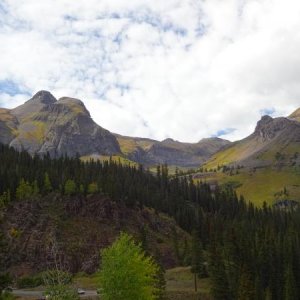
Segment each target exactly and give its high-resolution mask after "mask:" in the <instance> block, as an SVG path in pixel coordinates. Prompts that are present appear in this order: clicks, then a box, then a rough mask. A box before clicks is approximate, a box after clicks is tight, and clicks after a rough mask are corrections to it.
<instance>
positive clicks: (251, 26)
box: [0, 0, 300, 142]
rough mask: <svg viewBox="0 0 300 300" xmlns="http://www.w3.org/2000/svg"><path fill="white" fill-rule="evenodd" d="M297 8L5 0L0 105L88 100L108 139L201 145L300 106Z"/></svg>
mask: <svg viewBox="0 0 300 300" xmlns="http://www.w3.org/2000/svg"><path fill="white" fill-rule="evenodd" d="M299 16H300V1H299V0H164V1H158V0H157V1H156V0H130V1H124V0H76V1H70V0H42V1H37V0H0V106H2V107H15V106H16V105H19V104H21V103H22V102H23V101H25V100H27V99H29V98H30V97H31V95H32V94H34V93H35V92H37V91H38V90H42V89H45V90H49V91H51V92H52V93H53V95H54V96H55V97H56V98H59V97H62V96H71V97H76V98H80V99H82V100H83V101H84V102H85V104H86V106H87V108H88V109H89V110H90V112H91V115H92V117H93V118H94V120H95V121H96V122H97V123H98V124H100V125H101V126H103V127H105V128H107V129H109V130H110V131H113V132H117V133H121V134H124V135H130V136H143V137H150V138H156V139H159V140H162V139H165V138H167V137H172V138H174V139H177V140H180V141H189V142H196V141H198V140H200V139H201V138H203V137H209V136H220V137H223V138H228V139H231V140H236V139H239V138H242V137H244V136H246V135H248V134H249V133H250V132H251V131H252V130H253V129H254V127H255V124H256V121H257V120H258V119H259V118H260V117H261V115H263V114H270V115H272V116H280V115H288V114H289V113H291V112H292V111H293V110H294V109H296V108H297V107H300V17H299Z"/></svg>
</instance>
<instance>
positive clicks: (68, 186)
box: [64, 179, 76, 196]
mask: <svg viewBox="0 0 300 300" xmlns="http://www.w3.org/2000/svg"><path fill="white" fill-rule="evenodd" d="M64 190H65V194H66V195H68V196H71V195H74V194H75V193H76V184H75V182H74V180H72V179H68V180H67V181H66V183H65V187H64Z"/></svg>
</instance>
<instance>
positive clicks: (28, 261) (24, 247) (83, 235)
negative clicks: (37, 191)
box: [1, 194, 189, 276]
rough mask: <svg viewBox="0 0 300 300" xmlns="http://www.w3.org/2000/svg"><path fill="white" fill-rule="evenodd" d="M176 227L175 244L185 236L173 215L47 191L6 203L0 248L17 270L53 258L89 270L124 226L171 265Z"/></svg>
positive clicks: (41, 266) (49, 263)
mask: <svg viewBox="0 0 300 300" xmlns="http://www.w3.org/2000/svg"><path fill="white" fill-rule="evenodd" d="M2 217H3V216H2ZM142 230H143V231H142ZM174 230H176V232H177V234H178V238H179V244H181V245H183V244H184V242H183V241H184V239H185V238H187V239H188V240H189V235H188V234H187V233H185V232H184V231H183V230H181V229H180V228H179V227H177V225H176V223H175V221H173V220H171V219H170V218H168V217H166V216H165V215H162V214H158V213H155V212H154V211H152V210H151V209H148V208H144V209H138V208H132V209H131V208H127V207H126V206H125V205H124V204H121V203H116V202H113V201H111V200H110V199H108V198H107V197H104V196H99V195H97V196H89V197H88V198H80V197H72V198H69V197H62V196H60V195H55V194H50V195H48V196H46V197H44V198H40V199H35V200H32V201H21V202H15V203H13V204H11V205H10V206H9V207H8V208H7V210H6V212H5V214H4V217H3V220H2V222H1V231H2V232H3V233H4V235H5V242H6V251H5V252H4V253H1V254H2V255H3V256H4V261H5V264H6V268H7V269H8V270H9V271H10V272H11V273H12V274H15V275H17V276H20V275H25V274H27V275H28V274H33V273H36V272H38V271H41V270H45V269H47V268H51V267H53V264H55V263H56V264H57V263H59V264H60V265H62V266H63V267H64V268H66V269H68V270H69V271H71V272H73V273H76V272H80V271H82V272H87V273H92V272H95V271H96V270H97V268H98V266H99V257H100V250H101V249H102V248H104V247H107V246H108V245H110V244H111V243H112V242H113V241H114V239H115V238H116V237H117V236H118V234H119V233H120V231H126V232H129V233H131V234H133V236H134V237H135V238H136V239H137V240H138V241H141V240H144V244H146V247H147V249H148V251H149V252H150V253H151V254H152V255H154V256H155V257H157V259H158V260H159V261H160V262H161V263H162V264H163V265H164V266H165V267H173V266H175V265H176V263H177V261H176V259H177V258H176V257H175V256H174V255H175V254H174V253H175V252H174V248H173V237H174Z"/></svg>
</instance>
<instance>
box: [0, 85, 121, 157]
mask: <svg viewBox="0 0 300 300" xmlns="http://www.w3.org/2000/svg"><path fill="white" fill-rule="evenodd" d="M0 128H1V129H2V130H1V135H0V142H2V143H6V144H10V145H11V146H12V147H14V148H16V149H18V150H21V149H24V150H27V151H28V152H29V153H31V154H34V153H37V154H46V153H47V152H49V154H50V155H52V156H54V155H55V154H59V155H64V154H66V155H69V156H74V155H76V153H79V154H80V155H87V154H93V153H103V154H108V155H110V154H113V153H120V148H119V145H118V142H117V140H116V138H115V137H114V135H112V134H111V133H110V132H109V131H107V130H105V129H103V128H102V127H100V126H98V125H97V124H96V123H95V122H94V121H93V120H92V118H91V116H90V114H89V112H88V111H87V109H86V108H85V106H84V104H83V103H82V102H81V101H80V100H78V99H73V98H66V97H64V98H61V99H59V100H56V99H55V98H54V97H53V96H52V95H51V94H50V93H49V92H47V91H40V92H38V93H37V94H35V95H34V96H33V97H32V98H31V99H30V100H28V101H27V102H25V103H24V104H23V105H21V106H18V107H17V108H14V109H11V110H2V113H1V114H0Z"/></svg>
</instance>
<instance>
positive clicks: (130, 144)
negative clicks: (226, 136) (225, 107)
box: [116, 135, 230, 167]
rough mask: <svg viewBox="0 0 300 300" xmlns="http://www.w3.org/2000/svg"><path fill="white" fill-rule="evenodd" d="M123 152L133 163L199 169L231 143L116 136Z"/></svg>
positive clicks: (208, 139) (209, 139)
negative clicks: (186, 141) (155, 139)
mask: <svg viewBox="0 0 300 300" xmlns="http://www.w3.org/2000/svg"><path fill="white" fill-rule="evenodd" d="M116 137H117V140H118V142H119V144H120V147H121V150H122V152H123V153H124V154H126V156H127V157H128V158H129V159H130V160H133V161H136V162H138V163H142V164H146V165H157V164H165V163H166V164H168V165H170V166H181V167H198V166H199V165H201V164H203V163H204V162H205V161H206V160H207V159H208V158H210V157H211V155H212V154H214V153H215V152H217V151H218V150H220V149H221V148H222V147H224V146H226V145H228V144H229V143H230V142H229V141H226V140H223V139H220V138H207V139H202V140H201V141H199V142H198V143H181V142H178V141H174V140H173V139H170V138H168V139H166V140H163V141H162V142H158V141H154V140H150V139H142V138H131V137H124V136H119V135H116Z"/></svg>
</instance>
